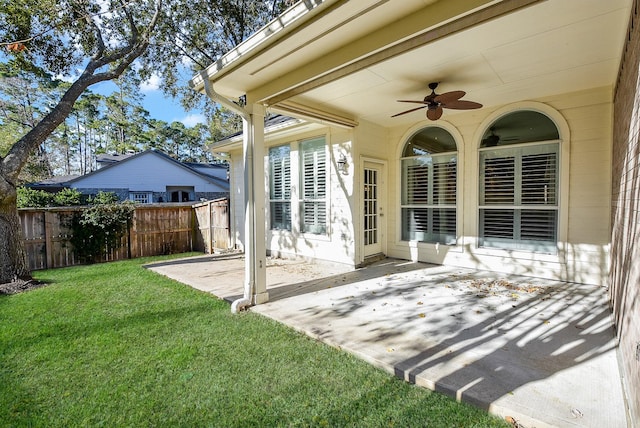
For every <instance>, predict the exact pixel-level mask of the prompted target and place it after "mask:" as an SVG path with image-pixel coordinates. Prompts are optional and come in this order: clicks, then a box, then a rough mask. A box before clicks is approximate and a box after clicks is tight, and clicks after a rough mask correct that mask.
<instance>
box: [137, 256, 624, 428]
mask: <svg viewBox="0 0 640 428" xmlns="http://www.w3.org/2000/svg"><path fill="white" fill-rule="evenodd" d="M148 267H149V268H150V269H152V270H154V271H156V272H158V273H161V274H163V275H166V276H168V277H170V278H173V279H176V280H178V281H180V282H182V283H184V284H187V285H189V286H192V287H194V288H197V289H200V290H202V291H205V292H209V293H212V294H214V295H216V296H218V297H220V298H224V299H226V300H229V301H232V300H234V299H237V298H238V297H239V295H240V293H241V288H242V286H241V284H242V283H243V279H244V256H243V255H238V254H229V255H222V256H200V257H195V258H189V259H182V260H177V261H169V262H162V263H157V264H153V265H150V266H148ZM266 270H267V291H268V292H269V295H270V301H269V302H268V303H265V304H262V305H258V306H255V307H252V308H251V309H250V310H251V311H253V312H256V313H259V314H262V315H264V316H267V317H270V318H272V319H274V320H276V321H279V322H282V323H284V324H286V325H289V326H291V327H292V328H294V329H296V330H299V331H301V332H303V333H305V334H307V335H309V336H311V337H313V338H315V339H318V340H320V341H322V342H324V343H327V344H329V345H331V346H334V347H338V348H340V349H343V350H345V351H347V352H350V353H353V354H355V355H357V356H358V357H360V358H362V359H364V360H366V361H368V362H370V363H371V364H373V365H375V366H377V367H380V368H382V369H383V370H386V371H388V372H390V373H393V374H395V375H396V376H398V377H400V378H402V379H405V380H407V381H409V382H412V383H415V384H417V385H419V386H423V387H426V388H429V389H433V390H436V391H440V392H444V393H446V394H448V395H451V396H453V397H455V398H456V399H457V400H461V401H465V402H469V403H472V404H474V405H477V406H479V407H481V408H484V409H487V410H488V411H489V412H491V413H495V414H497V415H500V416H503V417H505V418H507V417H508V418H511V419H510V420H512V421H515V422H516V423H518V424H520V425H516V424H515V423H514V425H516V426H523V427H534V426H535V427H538V428H540V427H547V426H548V427H551V426H553V427H574V426H580V427H604V426H608V427H625V426H628V424H629V421H627V417H626V411H625V401H624V397H623V392H622V385H621V381H620V372H619V368H618V361H617V355H616V352H617V351H616V340H615V336H614V332H613V327H612V321H611V315H610V309H609V304H608V300H607V295H606V293H607V291H606V289H604V288H602V287H598V286H591V285H580V284H572V283H566V282H560V281H552V280H545V279H539V278H530V277H523V276H516V275H508V274H500V273H495V272H488V271H481V270H472V269H464V268H455V267H447V266H438V265H433V264H428V263H421V262H410V261H406V260H397V259H390V258H387V259H383V260H381V261H379V262H376V263H374V264H372V265H369V266H367V267H363V268H360V269H350V268H346V267H345V266H344V265H338V264H327V263H320V262H318V263H305V262H302V261H293V260H284V259H273V258H271V259H267V266H266ZM293 363H294V362H292V364H293Z"/></svg>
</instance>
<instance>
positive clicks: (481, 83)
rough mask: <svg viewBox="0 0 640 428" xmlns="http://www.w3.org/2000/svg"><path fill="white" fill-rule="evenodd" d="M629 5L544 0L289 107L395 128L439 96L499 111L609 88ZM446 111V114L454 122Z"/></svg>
mask: <svg viewBox="0 0 640 428" xmlns="http://www.w3.org/2000/svg"><path fill="white" fill-rule="evenodd" d="M630 7H631V1H630V0H608V1H602V0H548V1H544V2H540V3H537V4H535V5H534V6H530V7H527V8H524V9H521V10H518V11H516V12H514V13H511V14H509V15H506V16H503V17H500V18H496V19H494V20H492V21H490V22H488V23H485V24H482V25H479V26H476V27H472V28H470V29H467V30H464V31H462V32H459V33H456V34H453V35H451V36H448V37H446V38H444V39H440V40H437V41H435V42H433V43H430V44H427V45H424V46H422V47H419V48H416V49H414V50H412V51H409V52H407V53H403V54H401V55H399V56H396V57H394V58H391V59H388V60H386V61H384V62H380V63H378V64H374V65H372V66H370V67H368V68H366V69H363V70H360V71H356V72H354V73H352V74H349V75H347V76H345V77H342V78H340V79H337V80H334V81H331V82H329V83H326V84H324V85H322V86H319V87H317V88H314V89H311V90H309V91H307V92H305V93H304V94H300V95H296V96H294V97H293V98H291V99H292V100H294V101H295V102H297V103H300V104H306V105H309V106H313V107H314V108H318V109H323V110H326V111H331V110H332V109H333V110H336V111H341V112H343V114H345V115H347V116H350V117H353V118H359V119H364V120H368V121H371V122H374V123H377V124H381V125H384V126H395V125H399V124H402V123H407V122H415V121H416V120H422V119H424V114H425V113H424V111H420V110H419V111H416V112H414V113H410V114H407V115H404V116H400V117H396V118H391V117H390V116H391V115H392V114H395V113H398V112H401V111H404V110H408V109H409V108H410V106H407V104H403V103H398V102H397V101H396V100H398V99H418V100H419V99H422V98H423V97H424V96H425V95H427V94H428V93H429V89H428V88H427V85H428V83H429V82H434V81H435V82H440V86H439V87H438V90H437V92H439V93H442V92H446V91H450V90H464V91H466V92H467V95H466V96H465V98H464V99H468V100H472V101H477V102H480V103H482V104H483V105H485V106H487V107H490V106H497V105H502V104H506V103H509V102H515V101H520V100H525V99H537V98H540V97H544V96H548V95H553V94H558V93H567V92H572V91H579V90H583V89H588V88H595V87H601V86H609V85H613V83H614V81H615V79H616V76H617V70H618V66H619V63H620V56H621V53H622V48H623V41H624V37H625V35H626V29H627V21H628V18H629V14H630ZM458 113H459V112H456V111H453V110H447V111H446V112H445V114H447V115H450V114H458Z"/></svg>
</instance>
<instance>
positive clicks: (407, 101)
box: [397, 100, 426, 104]
mask: <svg viewBox="0 0 640 428" xmlns="http://www.w3.org/2000/svg"><path fill="white" fill-rule="evenodd" d="M397 101H398V102H399V103H415V104H426V103H425V102H424V101H417V100H397Z"/></svg>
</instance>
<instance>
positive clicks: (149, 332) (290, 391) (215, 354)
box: [0, 258, 506, 427]
mask: <svg viewBox="0 0 640 428" xmlns="http://www.w3.org/2000/svg"><path fill="white" fill-rule="evenodd" d="M158 259H159V258H154V259H153V260H158ZM151 260H152V259H138V260H132V261H124V262H115V263H109V264H99V265H92V266H83V267H73V268H64V269H57V270H48V271H40V272H36V275H35V276H36V277H37V279H39V280H42V281H47V282H49V283H51V285H49V286H47V287H44V288H40V289H36V290H33V291H29V292H27V293H21V294H17V295H11V296H0V426H11V427H20V426H47V427H71V426H92V427H93V426H106V427H122V426H126V427H132V426H149V427H157V426H167V427H199V426H212V427H247V426H260V427H271V426H302V427H307V426H331V427H342V426H357V427H367V426H370V427H389V426H396V427H409V426H428V427H492V426H495V427H498V426H506V425H505V424H504V423H503V422H502V421H501V420H498V419H497V418H494V417H492V416H490V415H488V414H487V413H485V412H484V411H482V410H479V409H476V408H474V407H472V406H469V405H466V404H461V403H457V402H456V401H454V400H452V399H450V398H449V397H446V396H444V395H441V394H438V393H434V392H430V391H427V390H424V389H421V388H418V387H415V386H414V385H410V384H407V383H405V382H403V381H401V380H399V379H396V378H393V377H392V376H390V375H388V374H387V373H385V372H382V371H381V370H378V369H376V368H373V367H371V366H369V365H368V364H366V363H364V362H362V361H360V360H358V359H356V358H355V357H353V356H351V355H349V354H346V353H344V352H341V351H339V350H337V349H334V348H331V347H328V346H325V345H323V344H321V343H318V342H315V341H313V340H311V339H309V338H307V337H305V336H303V335H301V334H299V333H297V332H294V331H293V330H291V329H289V328H286V327H284V326H282V325H280V324H278V323H276V322H274V321H271V320H269V319H266V318H264V317H261V316H259V315H256V314H253V313H250V312H249V313H243V314H240V315H232V314H231V312H230V309H229V305H228V304H227V303H225V302H223V301H220V300H218V299H216V298H215V297H212V296H211V295H208V294H205V293H202V292H199V291H196V290H193V289H191V288H189V287H187V286H184V285H182V284H179V283H177V282H175V281H172V280H170V279H167V278H164V277H162V276H160V275H157V274H155V273H153V272H150V271H148V270H146V269H144V268H142V264H143V263H145V262H149V261H151Z"/></svg>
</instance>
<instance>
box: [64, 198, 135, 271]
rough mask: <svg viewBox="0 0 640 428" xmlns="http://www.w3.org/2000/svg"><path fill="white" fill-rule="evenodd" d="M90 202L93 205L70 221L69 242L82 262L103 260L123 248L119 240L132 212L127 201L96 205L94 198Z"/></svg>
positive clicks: (126, 229) (126, 227)
mask: <svg viewBox="0 0 640 428" xmlns="http://www.w3.org/2000/svg"><path fill="white" fill-rule="evenodd" d="M116 199H117V198H116ZM99 200H100V201H104V200H107V198H104V199H99ZM93 201H94V205H91V206H89V207H88V208H87V209H84V210H82V211H81V212H77V213H75V214H74V215H73V217H72V218H71V230H72V232H73V233H72V237H71V239H70V241H71V244H73V247H74V248H75V252H76V255H77V257H78V258H79V259H80V261H82V262H84V263H95V262H98V261H101V260H104V259H105V256H106V255H107V254H108V253H110V252H111V251H113V250H116V249H118V248H120V247H121V246H122V239H121V238H122V237H123V236H124V235H125V234H126V233H127V231H128V228H129V224H130V222H131V219H132V218H133V212H134V210H135V205H134V204H133V203H130V202H123V203H98V204H95V199H94V200H93Z"/></svg>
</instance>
